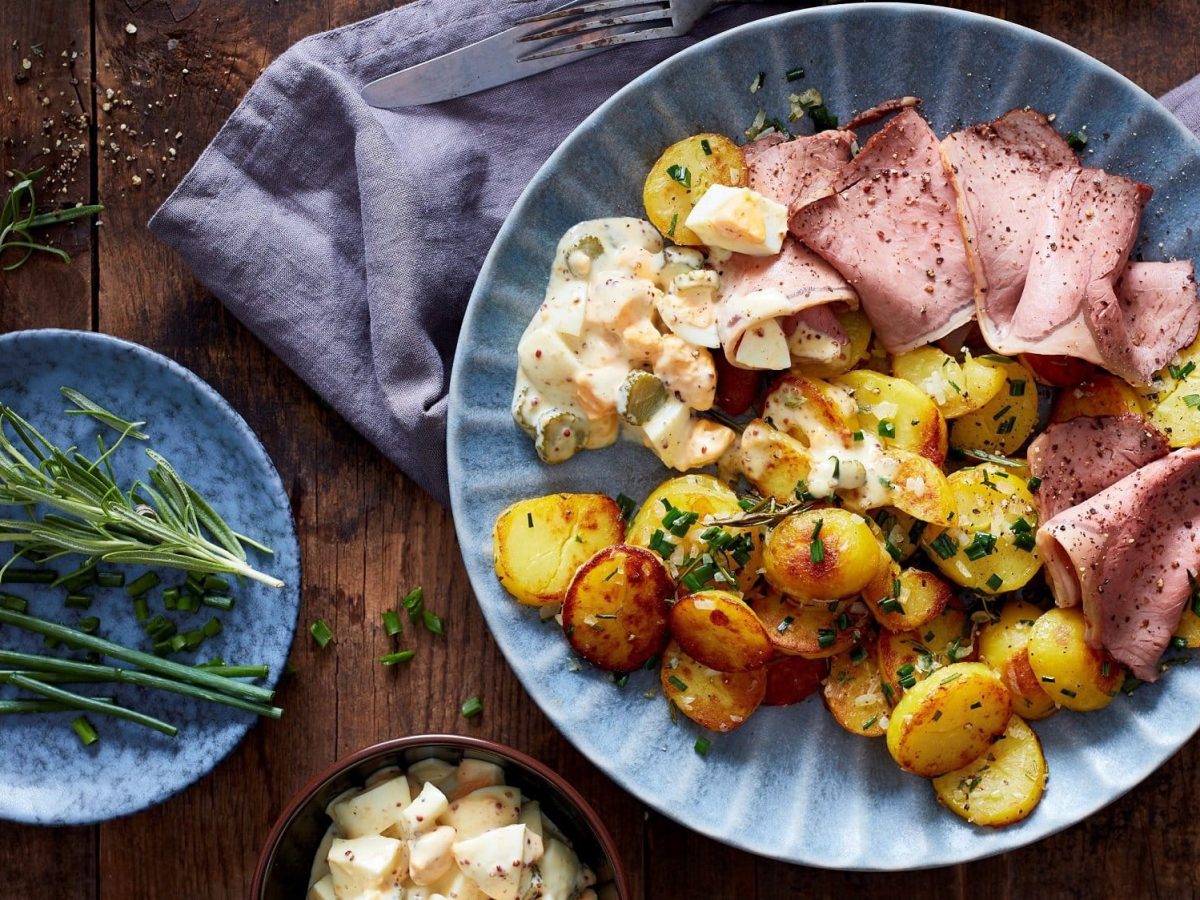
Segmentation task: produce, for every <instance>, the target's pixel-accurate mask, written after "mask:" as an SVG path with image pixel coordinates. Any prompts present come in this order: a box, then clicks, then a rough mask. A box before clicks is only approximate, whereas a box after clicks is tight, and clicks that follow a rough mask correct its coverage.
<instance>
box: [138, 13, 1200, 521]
mask: <svg viewBox="0 0 1200 900" xmlns="http://www.w3.org/2000/svg"><path fill="white" fill-rule="evenodd" d="M560 3H561V0H536V2H529V0H506V2H496V0H418V2H416V3H411V4H409V5H406V6H403V7H400V8H399V9H395V10H392V11H391V12H387V13H384V14H382V15H379V16H376V17H374V18H372V19H367V20H365V21H362V22H358V23H356V24H354V25H349V26H347V27H345V28H340V29H338V30H336V31H330V32H326V33H324V34H318V35H315V36H313V37H310V38H306V39H305V40H302V41H300V42H299V43H298V44H296V45H295V46H294V47H292V48H291V49H290V50H288V51H287V52H286V53H284V54H283V55H282V56H280V57H279V58H278V59H277V60H276V61H275V62H274V63H272V64H271V66H270V67H268V68H267V70H266V72H264V73H263V75H262V77H260V78H259V79H258V81H257V82H255V84H254V86H253V87H251V89H250V91H249V92H248V93H247V94H246V97H245V99H244V100H243V101H242V103H241V105H240V106H238V108H237V110H236V111H235V112H234V113H233V115H232V116H230V118H229V121H228V122H226V123H225V125H224V126H223V127H222V129H221V131H220V132H219V133H218V135H217V136H216V138H215V139H214V140H213V142H212V144H210V145H209V147H208V149H207V150H205V152H204V154H203V155H202V156H201V157H200V159H199V161H198V162H197V163H196V165H195V167H194V168H193V169H192V170H191V172H189V173H188V175H187V176H186V177H185V178H184V180H183V181H182V182H181V183H180V184H179V186H178V187H177V188H176V189H175V191H174V193H173V194H172V195H171V196H170V197H169V198H168V199H167V201H166V203H164V204H163V206H162V208H161V209H159V210H158V212H157V213H155V215H154V217H153V218H152V219H151V220H150V230H151V231H152V232H153V233H154V234H155V235H157V236H158V237H159V238H160V239H161V240H163V241H165V242H166V243H167V244H169V245H171V246H172V247H174V248H175V249H176V250H177V251H178V252H179V253H180V254H181V255H182V257H183V259H184V261H185V262H187V264H188V266H189V267H190V268H191V269H192V271H193V272H194V273H195V274H196V276H197V277H198V278H199V279H200V281H202V282H203V283H204V285H205V286H206V287H207V288H208V289H209V290H211V291H212V292H213V293H214V294H215V295H216V296H217V297H219V298H220V299H221V300H222V301H223V302H224V303H225V304H226V306H228V307H229V309H230V310H232V311H233V313H234V314H235V315H236V316H237V317H238V318H239V319H241V320H242V322H244V323H245V324H246V325H247V326H248V327H249V328H250V329H251V330H252V331H253V332H254V333H255V334H257V335H258V336H259V338H261V339H262V340H263V341H264V342H265V343H266V344H267V346H269V347H270V348H271V349H272V350H273V351H274V352H275V353H276V354H278V355H279V356H280V357H281V358H282V359H283V360H284V362H286V363H287V364H288V365H289V366H290V367H291V368H292V369H293V370H294V371H295V372H296V373H297V374H298V375H299V376H300V377H301V378H303V379H304V380H305V381H306V382H307V383H308V384H309V385H311V386H312V387H313V389H314V390H316V391H317V393H319V394H320V395H321V396H322V397H324V398H325V399H326V400H327V401H328V402H329V403H330V404H331V405H332V406H333V407H334V408H335V409H336V410H338V412H340V413H341V414H342V415H343V416H344V417H345V418H346V419H347V420H348V421H349V422H350V424H352V425H353V426H354V427H355V428H357V429H358V431H360V432H361V433H362V434H363V435H364V436H365V437H366V438H367V439H368V440H370V441H371V442H372V443H373V444H375V446H376V447H378V448H379V449H380V450H381V451H383V453H384V454H385V455H386V456H387V457H388V458H389V459H391V460H392V461H393V462H394V463H395V464H396V465H398V466H399V467H400V468H401V469H403V470H404V472H405V473H407V474H408V476H409V477H411V478H412V479H413V480H414V481H416V482H417V483H418V484H419V485H421V486H422V487H423V488H425V490H427V491H428V492H429V493H430V494H431V495H433V497H434V498H435V499H437V500H439V501H440V502H442V503H446V502H447V499H448V495H449V487H448V484H447V481H446V450H445V434H446V391H447V388H448V386H449V380H450V364H451V361H452V359H453V355H454V347H455V342H456V340H457V337H458V330H459V324H460V323H461V321H462V316H463V311H464V309H465V307H466V302H467V298H468V296H469V295H470V292H471V287H472V285H473V284H474V282H475V277H476V274H477V272H478V271H479V266H480V264H481V263H482V261H483V257H484V255H485V254H486V253H487V250H488V248H489V247H490V246H491V242H492V239H493V237H494V236H495V234H496V232H497V231H498V230H499V228H500V223H501V222H502V221H503V220H504V217H505V215H506V214H507V213H508V211H509V209H510V208H511V207H512V205H513V203H514V202H515V200H516V198H517V195H518V194H519V193H520V192H521V190H522V189H523V188H524V187H525V185H526V184H527V183H528V181H529V179H530V178H532V176H533V174H534V172H535V171H536V170H537V168H538V167H539V166H540V165H541V164H542V162H543V161H545V159H546V158H547V157H548V156H549V155H550V153H551V152H552V151H553V150H554V149H555V148H556V147H557V146H558V145H559V144H560V143H561V142H562V140H563V139H564V138H565V137H566V136H567V135H568V134H569V133H570V132H571V130H572V129H573V128H574V127H575V126H576V125H577V124H578V123H579V122H580V121H581V120H582V119H583V118H584V117H585V116H586V115H587V114H588V113H590V112H591V111H592V110H594V109H595V108H596V107H597V106H599V105H600V104H601V103H602V102H603V101H604V100H606V99H607V98H608V97H609V96H611V95H612V94H613V93H614V92H615V91H616V90H617V89H618V88H620V87H621V86H622V85H624V84H626V83H627V82H628V81H630V80H631V79H632V78H633V77H634V76H636V75H638V74H640V73H641V72H642V71H644V70H645V69H647V68H649V67H650V66H652V65H654V64H655V63H657V62H659V61H660V60H662V59H665V58H666V57H667V56H670V55H671V54H673V53H675V52H677V51H678V50H680V49H682V48H683V47H685V46H687V45H689V44H692V43H695V41H697V40H700V39H701V38H704V37H707V36H709V35H711V34H714V33H716V32H718V31H721V30H723V29H726V28H729V27H731V26H733V25H737V24H740V23H742V22H745V21H748V20H750V19H752V18H757V17H760V16H764V15H770V14H773V13H776V12H780V11H782V10H783V9H785V8H795V7H796V5H797V4H795V3H792V4H788V5H787V7H785V6H783V5H780V4H753V5H750V6H741V7H733V8H731V9H728V10H725V11H723V12H720V13H718V14H716V15H713V16H711V17H709V18H708V19H706V20H704V21H702V22H701V24H700V26H699V27H698V28H696V29H695V31H694V32H693V33H692V34H691V35H690V36H688V37H685V38H677V39H671V40H663V41H650V42H647V43H644V44H635V45H633V46H630V47H626V48H622V49H619V50H612V51H609V52H607V53H601V54H598V55H596V56H593V57H590V58H588V59H585V60H582V61H580V62H577V63H574V64H572V65H569V66H565V67H562V68H560V69H556V70H553V71H552V72H549V73H544V74H542V75H538V76H534V77H533V78H529V79H526V80H524V81H518V82H514V83H512V84H508V85H504V86H502V87H498V88H494V89H492V90H490V91H485V92H483V93H480V94H475V95H473V96H470V97H464V98H462V99H459V100H454V101H450V102H446V103H441V104H437V105H435V106H427V107H416V108H412V109H403V110H375V109H371V108H370V107H368V106H367V105H366V104H365V103H363V101H362V100H361V99H360V98H359V96H358V91H359V88H360V87H361V86H362V85H363V84H365V83H366V82H368V81H371V80H372V79H374V78H377V77H380V76H381V75H385V74H387V73H389V72H393V71H395V70H397V69H401V68H404V67H406V66H409V65H413V64H415V63H418V62H421V61H423V60H426V59H429V58H431V57H434V56H437V55H439V54H441V53H445V52H448V51H450V50H453V49H456V48H458V47H462V46H465V45H466V44H469V43H471V42H472V41H475V40H479V39H481V38H484V37H487V36H489V35H491V34H494V33H496V32H497V31H500V30H501V29H503V28H505V27H507V26H508V25H509V24H510V23H511V22H513V21H515V20H516V19H518V18H520V17H522V16H526V15H531V14H533V13H535V12H540V11H542V10H545V9H548V8H552V7H553V6H556V5H559V4H560ZM1163 102H1164V103H1165V104H1166V105H1167V107H1168V108H1169V109H1171V110H1172V111H1173V112H1174V113H1175V114H1176V115H1177V116H1179V117H1180V119H1182V120H1183V122H1184V124H1186V125H1187V126H1188V127H1189V128H1191V129H1192V130H1200V78H1198V79H1196V80H1193V81H1190V82H1188V83H1187V84H1184V85H1182V86H1180V87H1178V88H1176V89H1175V90H1173V91H1171V92H1170V93H1169V94H1167V95H1166V96H1165V97H1163ZM214 209H215V210H217V211H220V210H229V209H236V210H238V215H237V216H227V215H218V214H215V213H214Z"/></svg>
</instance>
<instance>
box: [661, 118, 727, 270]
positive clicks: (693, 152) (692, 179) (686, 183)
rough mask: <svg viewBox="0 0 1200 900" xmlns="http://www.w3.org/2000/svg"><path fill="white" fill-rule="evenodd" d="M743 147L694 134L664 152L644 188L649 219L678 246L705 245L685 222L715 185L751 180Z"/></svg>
mask: <svg viewBox="0 0 1200 900" xmlns="http://www.w3.org/2000/svg"><path fill="white" fill-rule="evenodd" d="M749 175H750V173H749V169H747V167H746V157H745V156H744V155H743V154H742V148H741V147H739V146H738V145H737V144H735V143H734V142H733V141H731V140H730V139H729V138H727V137H725V135H723V134H708V133H705V134H695V135H692V136H691V137H689V138H684V139H683V140H682V141H677V142H676V143H674V144H672V145H671V146H670V147H668V148H667V149H666V150H664V151H663V154H662V156H660V157H659V158H658V159H657V161H655V163H654V165H653V166H651V167H650V172H649V173H648V174H647V175H646V182H645V184H644V185H643V186H642V205H644V206H645V207H646V218H647V219H649V220H650V223H651V224H652V225H653V226H654V227H655V228H657V229H658V230H659V231H661V232H662V233H663V234H664V235H665V236H666V237H668V238H670V239H671V240H673V241H674V242H675V243H676V244H684V245H686V246H693V247H694V246H698V245H700V244H703V243H704V242H703V241H702V240H700V238H699V237H698V236H697V235H696V233H695V232H694V231H692V230H691V229H690V228H688V227H687V226H685V225H684V224H683V223H684V220H685V219H687V217H688V214H689V213H691V211H692V207H694V206H695V205H696V204H697V203H698V202H699V201H700V198H701V197H703V196H704V192H705V191H707V190H708V189H709V188H710V187H712V186H713V185H714V184H724V185H728V186H729V187H737V186H740V185H744V184H746V182H747V181H748V180H749Z"/></svg>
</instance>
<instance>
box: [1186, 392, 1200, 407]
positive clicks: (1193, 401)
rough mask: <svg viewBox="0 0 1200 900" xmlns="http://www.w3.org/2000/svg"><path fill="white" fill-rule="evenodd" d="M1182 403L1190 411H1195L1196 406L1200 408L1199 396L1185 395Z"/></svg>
mask: <svg viewBox="0 0 1200 900" xmlns="http://www.w3.org/2000/svg"><path fill="white" fill-rule="evenodd" d="M1183 402H1184V403H1185V404H1187V405H1188V406H1190V407H1191V408H1192V409H1195V408H1196V407H1197V406H1200V394H1185V395H1184V398H1183Z"/></svg>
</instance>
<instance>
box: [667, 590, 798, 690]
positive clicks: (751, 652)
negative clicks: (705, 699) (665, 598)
mask: <svg viewBox="0 0 1200 900" xmlns="http://www.w3.org/2000/svg"><path fill="white" fill-rule="evenodd" d="M671 636H672V637H673V638H675V640H676V641H677V642H678V644H679V646H680V647H682V648H683V651H684V652H685V653H687V654H688V656H690V657H692V659H694V660H696V662H698V663H700V664H701V665H705V666H708V667H709V668H710V669H716V670H717V671H718V672H748V671H749V670H751V669H761V668H762V667H763V666H764V665H766V663H767V660H769V659H770V658H771V655H772V654H773V653H774V650H773V649H772V647H771V641H770V639H769V638H768V637H767V630H766V629H765V628H764V627H763V624H762V622H760V621H759V619H758V616H756V615H755V614H754V610H752V609H751V608H750V607H749V606H747V605H746V604H745V602H744V601H743V600H742V598H741V597H739V596H738V595H737V594H731V593H729V592H728V591H700V592H698V593H695V594H688V595H687V596H686V597H683V598H682V599H680V600H679V601H678V602H677V603H676V604H675V605H674V606H673V607H671Z"/></svg>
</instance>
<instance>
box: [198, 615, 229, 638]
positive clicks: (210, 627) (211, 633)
mask: <svg viewBox="0 0 1200 900" xmlns="http://www.w3.org/2000/svg"><path fill="white" fill-rule="evenodd" d="M200 630H201V631H203V632H204V636H205V637H210V638H211V637H216V636H217V635H218V634H220V633H221V632H222V631H224V630H225V627H224V626H223V625H222V624H221V620H220V619H218V618H216V617H214V618H211V619H209V620H208V621H207V622H205V623H204V627H203V628H201V629H200Z"/></svg>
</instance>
